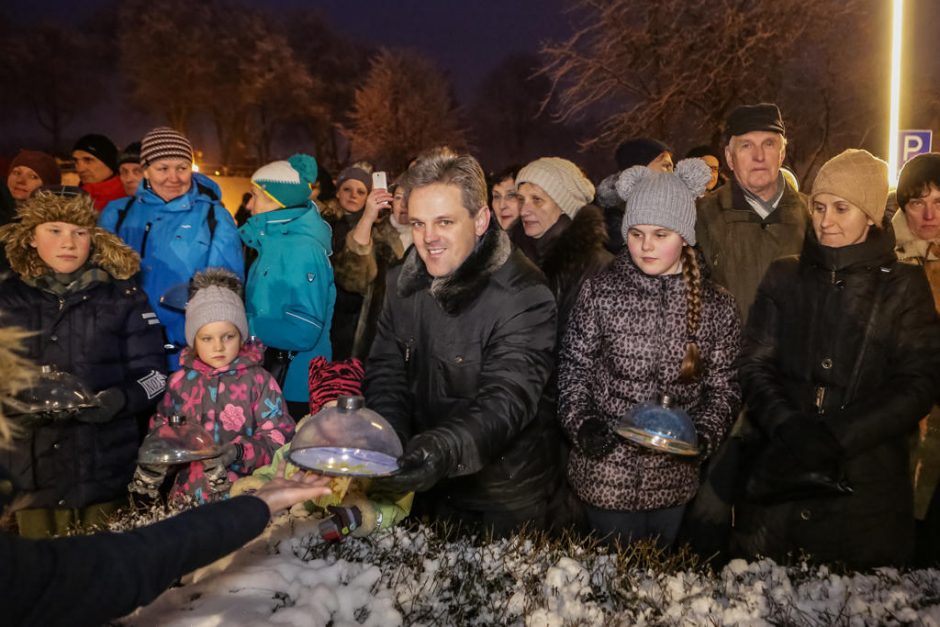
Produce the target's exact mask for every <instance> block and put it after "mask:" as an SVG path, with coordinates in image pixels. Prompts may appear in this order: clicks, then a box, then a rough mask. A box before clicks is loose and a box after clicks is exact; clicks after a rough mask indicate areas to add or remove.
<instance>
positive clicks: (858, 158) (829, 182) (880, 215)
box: [810, 148, 888, 227]
mask: <svg viewBox="0 0 940 627" xmlns="http://www.w3.org/2000/svg"><path fill="white" fill-rule="evenodd" d="M823 193H828V194H834V195H836V196H839V197H840V198H844V199H846V200H847V201H849V202H850V203H852V204H853V205H855V206H856V207H858V208H859V209H861V210H862V213H864V214H865V215H867V216H868V217H869V218H870V219H871V221H872V222H874V223H875V226H878V227H880V226H881V222H882V220H884V217H885V205H886V204H887V202H888V164H887V163H885V162H884V161H882V160H881V159H879V158H878V157H875V156H874V155H872V154H871V153H870V152H868V151H867V150H857V149H855V148H849V149H848V150H846V151H843V152H841V153H839V154H838V155H836V156H835V157H833V158H832V159H830V160H829V161H827V162H826V163H824V164H823V166H822V167H821V168H819V172H818V173H817V174H816V180H815V181H813V193H812V194H811V195H810V199H813V198H815V197H816V194H823Z"/></svg>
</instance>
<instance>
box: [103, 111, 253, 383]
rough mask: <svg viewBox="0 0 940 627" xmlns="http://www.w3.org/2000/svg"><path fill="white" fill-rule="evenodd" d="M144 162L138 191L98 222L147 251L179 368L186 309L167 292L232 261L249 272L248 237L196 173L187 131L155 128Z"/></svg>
mask: <svg viewBox="0 0 940 627" xmlns="http://www.w3.org/2000/svg"><path fill="white" fill-rule="evenodd" d="M140 163H141V165H142V166H143V168H144V180H143V181H142V183H141V185H140V187H139V188H138V190H137V194H136V195H134V196H132V197H131V198H121V199H119V200H115V201H113V202H111V203H110V204H109V205H108V206H107V207H105V208H104V211H102V213H101V218H100V219H99V222H98V223H99V225H100V226H101V227H103V228H105V229H107V230H109V231H111V232H113V233H115V234H117V235H118V236H119V237H120V238H121V239H123V240H124V241H125V242H126V243H127V244H128V245H129V246H130V247H131V248H133V249H134V250H136V251H137V253H138V254H139V255H140V259H141V262H140V266H141V268H140V275H141V276H140V278H141V285H142V287H143V289H144V292H146V293H147V298H148V299H149V300H150V306H151V307H153V310H154V311H155V312H156V313H157V317H158V318H159V319H160V322H161V324H163V327H164V329H165V330H166V349H167V359H168V365H169V368H170V370H177V369H178V368H179V351H180V349H181V348H183V347H184V346H186V334H185V333H184V330H183V327H184V323H185V316H184V314H183V308H182V303H177V302H172V301H173V299H172V298H170V299H167V301H166V302H161V297H162V296H163V295H164V294H166V293H167V291H168V290H170V289H171V288H173V287H176V286H179V285H187V284H188V283H189V279H190V278H192V276H193V274H195V273H196V272H198V271H200V270H204V269H206V268H209V267H221V268H226V269H228V270H231V271H232V272H234V273H235V274H237V275H238V277H239V278H241V279H243V278H244V260H243V257H242V248H241V242H240V241H239V238H238V230H237V228H236V226H235V220H233V219H232V216H231V214H229V212H228V211H227V210H226V209H225V207H223V206H222V202H221V201H220V196H221V194H220V191H219V187H218V186H217V185H216V184H215V183H214V182H213V181H212V180H211V179H209V178H208V177H205V176H202V175H201V174H198V173H193V170H192V166H193V147H192V145H191V144H190V143H189V140H188V139H186V138H185V137H184V136H183V135H181V134H180V133H178V132H176V131H174V130H173V129H171V128H166V127H160V128H155V129H153V130H152V131H150V132H149V133H147V134H146V135H145V136H144V138H143V140H142V141H141V148H140ZM180 293H182V294H185V293H186V290H185V289H184V290H181V292H180Z"/></svg>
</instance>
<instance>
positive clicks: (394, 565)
mask: <svg viewBox="0 0 940 627" xmlns="http://www.w3.org/2000/svg"><path fill="white" fill-rule="evenodd" d="M316 522H317V521H316V520H314V519H298V518H292V517H289V516H286V515H285V516H282V517H281V518H279V519H278V520H277V521H275V523H273V524H272V525H270V526H269V527H268V529H267V530H266V531H265V533H264V534H263V535H262V536H261V537H259V538H258V539H256V540H255V541H254V542H252V543H251V544H249V545H247V546H246V547H244V548H242V549H241V550H239V551H237V552H235V553H233V554H232V555H230V556H228V557H226V558H224V559H222V560H220V561H218V562H216V563H214V564H211V565H209V566H207V567H206V568H203V569H201V570H198V571H196V572H195V573H193V574H191V575H190V576H188V577H186V578H185V579H184V582H183V583H184V585H182V586H180V587H177V588H173V589H170V590H168V591H167V592H166V593H164V594H163V595H162V596H161V597H159V598H158V599H157V600H155V601H154V602H153V603H152V604H150V605H149V606H147V607H144V608H141V609H139V610H138V611H137V612H135V613H134V614H132V615H131V616H129V617H126V618H125V619H123V621H122V622H121V624H123V625H127V626H131V625H134V626H148V625H160V626H161V627H165V626H183V625H186V626H187V627H190V626H207V627H208V626H213V627H214V626H222V625H224V626H226V627H229V626H239V625H296V626H315V625H324V626H325V625H331V626H333V627H342V626H347V625H350V626H351V625H382V626H392V625H403V624H407V625H524V626H526V627H549V626H551V627H556V626H557V627H561V626H563V625H731V624H736V625H772V624H773V625H779V624H786V625H833V624H835V625H936V626H938V627H940V571H937V570H934V569H929V570H919V571H907V572H899V571H897V570H895V569H890V568H885V569H879V570H876V571H874V572H870V573H864V574H862V573H852V574H837V573H835V572H832V571H831V570H830V569H828V568H826V567H809V566H806V565H803V566H802V567H799V568H792V567H791V568H785V567H782V566H778V565H777V564H775V563H774V562H772V561H770V560H762V561H758V562H752V563H748V562H745V561H743V560H734V561H732V562H731V563H729V564H728V565H727V566H726V567H725V568H724V569H722V570H721V571H720V572H718V573H714V574H713V573H709V572H706V571H704V570H702V569H698V570H697V571H678V572H674V573H671V574H670V573H666V572H656V571H653V570H652V569H647V570H643V569H640V568H638V567H636V565H635V561H634V562H633V564H634V565H632V566H631V565H630V562H625V561H624V560H625V557H624V556H623V555H622V554H621V555H617V554H608V553H606V552H604V551H601V550H598V549H597V548H587V549H585V548H583V547H580V548H579V547H577V546H571V547H568V548H567V549H564V548H563V547H562V546H561V544H559V543H555V544H553V545H546V544H545V543H539V542H533V540H532V539H528V538H517V539H513V540H503V541H499V542H491V543H479V542H476V543H474V542H469V541H460V542H455V541H451V542H448V541H444V540H442V539H440V538H439V537H437V536H435V535H434V534H433V533H432V532H431V531H429V530H427V529H426V528H423V527H422V528H420V529H417V530H408V529H403V528H399V529H394V530H392V531H389V532H383V533H381V534H378V535H377V536H374V537H373V538H370V539H351V540H349V541H348V542H346V543H344V544H342V545H330V544H325V543H321V542H320V540H319V538H318V537H317V533H316Z"/></svg>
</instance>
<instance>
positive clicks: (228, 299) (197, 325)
mask: <svg viewBox="0 0 940 627" xmlns="http://www.w3.org/2000/svg"><path fill="white" fill-rule="evenodd" d="M241 293H242V286H241V281H239V280H238V277H237V276H236V275H235V273H233V272H230V271H228V270H225V269H223V268H208V269H206V270H205V271H203V272H198V273H196V274H195V275H194V276H193V280H192V285H191V287H190V297H189V302H187V303H186V343H187V344H188V345H189V346H190V347H192V346H193V345H194V343H195V340H196V333H198V332H199V329H201V328H202V327H204V326H205V325H207V324H209V323H211V322H221V321H223V320H224V321H225V322H231V323H232V324H234V325H235V327H236V328H237V329H238V332H239V333H241V335H242V343H245V342H246V341H248V318H247V317H246V316H245V304H244V303H243V302H242V297H241Z"/></svg>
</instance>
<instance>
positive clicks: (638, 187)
mask: <svg viewBox="0 0 940 627" xmlns="http://www.w3.org/2000/svg"><path fill="white" fill-rule="evenodd" d="M710 180H711V170H710V169H709V168H708V166H707V165H706V164H705V162H704V161H702V160H701V159H683V160H682V161H680V162H679V163H678V164H676V171H675V172H654V171H652V170H650V169H649V168H648V167H646V166H645V165H637V166H633V167H632V168H628V169H626V170H624V171H623V172H621V173H620V176H619V177H618V178H617V183H616V188H617V193H618V194H619V195H620V197H621V198H623V199H624V200H625V201H626V203H627V207H626V211H625V212H624V216H623V227H622V229H621V230H622V232H623V238H624V240H626V239H627V231H628V230H629V229H630V227H632V226H636V225H638V224H652V225H655V226H661V227H663V228H667V229H669V230H671V231H675V232H676V233H678V234H679V235H680V236H681V237H682V239H684V240H685V242H686V243H687V244H689V245H690V246H695V199H696V198H698V197H699V196H701V195H702V194H703V193H704V192H705V186H706V185H708V181H710Z"/></svg>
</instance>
